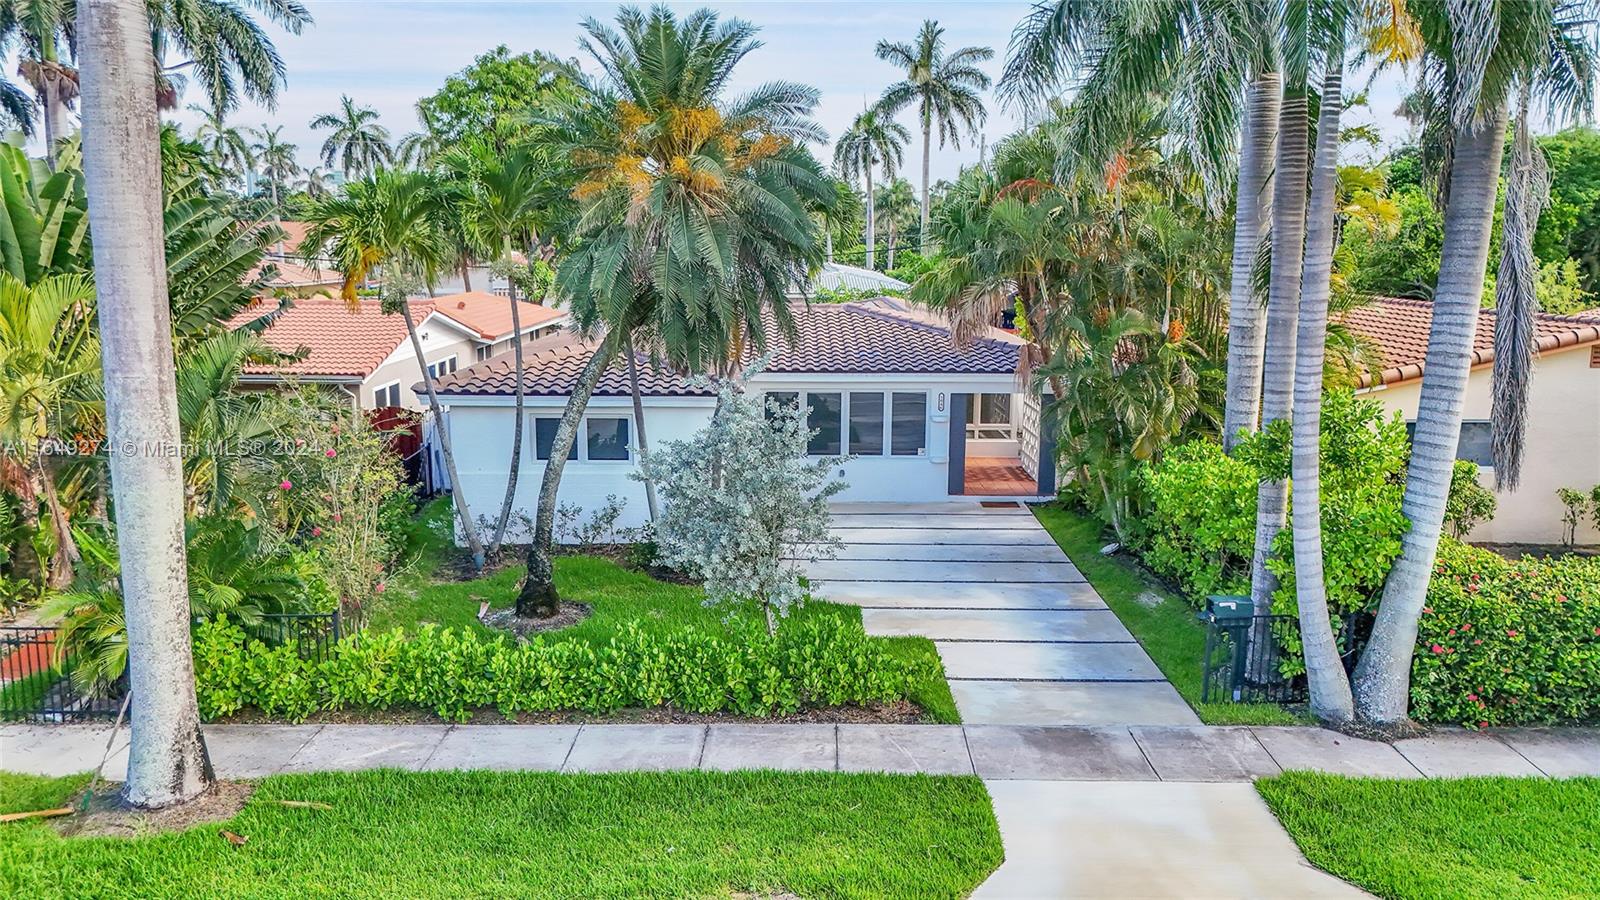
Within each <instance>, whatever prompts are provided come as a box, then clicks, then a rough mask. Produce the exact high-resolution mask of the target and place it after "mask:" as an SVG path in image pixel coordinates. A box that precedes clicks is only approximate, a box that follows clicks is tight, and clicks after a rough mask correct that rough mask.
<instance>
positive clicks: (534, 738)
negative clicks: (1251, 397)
mask: <svg viewBox="0 0 1600 900" xmlns="http://www.w3.org/2000/svg"><path fill="white" fill-rule="evenodd" d="M205 734H206V742H207V745H208V746H209V748H210V750H211V759H212V763H213V765H214V766H215V767H216V770H217V774H218V775H220V776H223V777H227V778H259V777H263V776H266V775H272V774H275V773H279V772H318V771H352V770H357V769H371V768H397V769H409V770H412V771H424V770H437V769H528V770H538V771H549V772H619V771H663V770H671V769H696V768H698V769H722V770H728V769H783V770H792V771H820V772H895V773H925V774H931V775H977V776H979V777H981V778H984V779H987V780H999V781H1008V780H1027V781H1169V782H1191V783H1192V782H1247V781H1250V780H1252V779H1254V778H1258V777H1263V776H1270V775H1276V774H1278V773H1279V772H1281V771H1284V770H1286V769H1311V770H1317V771H1325V772H1334V773H1337V774H1343V775H1368V776H1376V777H1384V778H1419V777H1426V776H1438V777H1451V776H1466V775H1531V776H1549V777H1570V776H1578V775H1600V729H1515V730H1507V731H1502V732H1495V733H1490V734H1481V733H1477V732H1469V731H1463V730H1445V731H1440V732H1438V733H1437V734H1435V735H1433V736H1430V737H1426V738H1416V739H1412V740H1406V741H1400V742H1398V743H1395V744H1383V743H1377V742H1374V741H1363V740H1359V739H1356V738H1351V737H1347V736H1345V735H1342V734H1337V733H1335V732H1331V731H1326V730H1323V729H1320V728H1297V727H1273V728H1244V727H1237V728H1214V727H1207V726H1134V727H1128V726H1098V727H1097V726H1028V725H965V726H962V725H778V724H773V725H764V724H726V725H722V724H718V725H709V726H708V725H459V726H452V725H209V726H206V729H205ZM108 735H109V728H108V727H107V726H103V725H74V726H28V725H6V726H0V769H4V770H8V771H13V772H29V773H35V774H41V775H64V774H68V773H72V772H82V771H86V770H89V769H92V768H94V767H95V766H96V765H97V764H98V763H99V761H100V757H101V754H102V753H104V752H105V746H106V738H107V736H108ZM126 767H127V732H126V731H125V730H124V731H123V732H122V733H121V734H119V735H118V736H117V741H116V744H115V749H114V751H113V753H112V756H111V761H110V763H109V764H108V765H107V771H106V775H107V777H108V778H111V779H113V780H120V779H121V778H122V777H123V773H124V772H125V771H126Z"/></svg>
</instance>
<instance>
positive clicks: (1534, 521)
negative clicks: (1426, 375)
mask: <svg viewBox="0 0 1600 900" xmlns="http://www.w3.org/2000/svg"><path fill="white" fill-rule="evenodd" d="M1341 318H1342V320H1343V321H1344V323H1345V324H1346V325H1347V326H1348V327H1349V328H1350V329H1351V330H1352V331H1354V332H1356V333H1357V334H1359V335H1361V336H1363V337H1365V338H1366V339H1367V340H1369V341H1370V342H1371V343H1372V344H1373V345H1374V346H1375V347H1376V349H1377V350H1378V352H1379V353H1380V354H1381V355H1382V358H1383V368H1382V369H1381V370H1379V371H1377V372H1373V373H1369V374H1367V375H1365V376H1363V377H1362V378H1361V380H1360V382H1359V385H1358V390H1359V391H1361V392H1362V393H1366V394H1368V395H1370V396H1372V397H1375V398H1377V399H1378V400H1380V401H1382V402H1383V404H1384V406H1385V407H1386V408H1387V409H1389V410H1391V411H1394V412H1398V413H1400V414H1401V416H1403V417H1404V418H1405V420H1406V421H1407V422H1408V423H1410V422H1415V421H1416V418H1417V408H1418V405H1419V404H1420V402H1421V394H1422V374H1423V371H1424V370H1425V369H1426V367H1427V356H1428V334H1429V330H1430V328H1431V327H1432V324H1433V304H1432V303H1430V302H1428V301H1426V300H1410V299H1396V298H1383V299H1380V300H1377V301H1376V302H1374V303H1370V304H1368V305H1366V306H1363V307H1359V308H1357V309H1354V310H1351V311H1350V312H1348V313H1345V314H1344V315H1343V316H1342V317H1341ZM1494 322H1495V312H1494V310H1492V309H1485V310H1482V311H1480V312H1479V313H1478V330H1477V334H1476V336H1475V338H1474V340H1473V350H1472V371H1471V374H1470V376H1469V378H1468V381H1467V395H1466V404H1465V407H1464V409H1463V411H1462V422H1461V439H1460V441H1459V443H1458V444H1457V447H1456V455H1457V457H1459V458H1461V459H1469V460H1472V461H1473V462H1475V463H1477V464H1478V465H1479V467H1480V469H1479V472H1480V475H1479V477H1480V479H1481V480H1482V482H1483V484H1484V486H1485V487H1488V488H1490V489H1493V488H1494V453H1493V449H1492V447H1491V444H1490V438H1489V435H1490V419H1489V416H1490V410H1491V408H1492V406H1493V393H1492V385H1493V377H1494V375H1493V373H1494ZM1535 336H1536V341H1537V345H1536V347H1537V357H1536V359H1535V360H1534V366H1533V377H1532V380H1531V383H1530V385H1529V391H1528V431H1527V438H1526V440H1527V443H1526V447H1525V450H1524V456H1523V463H1522V480H1521V483H1520V484H1519V485H1518V486H1517V489H1516V490H1515V491H1499V492H1497V498H1498V501H1499V504H1498V507H1497V508H1496V511H1495V515H1494V518H1493V519H1492V520H1491V521H1488V522H1483V523H1481V524H1479V525H1478V526H1477V527H1476V528H1474V529H1473V531H1472V533H1471V534H1470V535H1468V536H1467V537H1468V538H1469V539H1471V540H1473V541H1480V542H1487V543H1504V544H1555V543H1558V542H1559V541H1560V540H1561V539H1562V530H1563V525H1562V522H1561V517H1562V513H1563V512H1564V507H1563V506H1562V504H1561V502H1560V501H1559V500H1558V499H1557V498H1556V491H1557V490H1558V489H1559V488H1564V487H1570V488H1577V489H1579V490H1582V491H1583V492H1585V493H1588V492H1589V491H1590V490H1591V489H1592V488H1593V487H1594V486H1595V485H1596V484H1600V311H1593V312H1586V313H1580V314H1578V315H1574V316H1557V315H1549V314H1545V313H1540V314H1538V316H1537V318H1536V322H1535ZM1577 541H1578V543H1579V544H1590V545H1593V544H1600V529H1597V528H1596V527H1595V523H1594V522H1593V521H1592V520H1586V521H1584V522H1582V523H1580V525H1579V526H1578V532H1577Z"/></svg>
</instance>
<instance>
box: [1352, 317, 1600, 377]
mask: <svg viewBox="0 0 1600 900" xmlns="http://www.w3.org/2000/svg"><path fill="white" fill-rule="evenodd" d="M1339 318H1340V320H1342V321H1343V322H1344V323H1345V324H1346V325H1347V326H1349V328H1350V329H1351V330H1352V331H1354V332H1356V333H1357V334H1360V335H1362V336H1364V337H1366V338H1368V339H1369V340H1371V341H1372V342H1373V343H1374V344H1376V345H1377V348H1378V351H1379V353H1380V354H1382V356H1383V364H1384V369H1383V371H1382V372H1379V373H1377V376H1376V377H1374V376H1373V375H1371V374H1367V375H1363V376H1362V377H1361V380H1360V382H1359V384H1360V385H1361V386H1362V387H1368V386H1371V385H1372V384H1380V383H1381V384H1398V383H1402V382H1406V381H1411V380H1413V379H1417V378H1421V377H1422V366H1423V362H1424V361H1425V360H1426V359H1427V356H1428V333H1429V330H1430V329H1431V328H1432V326H1433V304H1432V303H1431V302H1430V301H1427V300H1412V299H1402V298H1395V297H1383V298H1379V299H1378V300H1376V301H1374V302H1372V303H1369V304H1367V305H1366V306H1361V307H1357V308H1356V309H1352V310H1350V311H1349V312H1346V313H1344V314H1343V315H1341V316H1340V317H1339ZM1535 334H1536V335H1537V340H1538V343H1537V349H1538V352H1540V353H1547V352H1549V351H1551V350H1557V349H1560V348H1563V347H1572V346H1576V345H1578V344H1587V343H1590V342H1593V341H1600V315H1597V314H1595V313H1591V312H1582V313H1579V314H1577V315H1573V316H1556V315H1549V314H1546V313H1540V314H1539V315H1538V316H1537V318H1536V322H1535ZM1493 361H1494V310H1492V309H1485V310H1480V311H1479V312H1478V331H1477V334H1476V335H1475V336H1474V337H1473V341H1472V365H1473V366H1482V365H1487V364H1489V363H1491V362H1493Z"/></svg>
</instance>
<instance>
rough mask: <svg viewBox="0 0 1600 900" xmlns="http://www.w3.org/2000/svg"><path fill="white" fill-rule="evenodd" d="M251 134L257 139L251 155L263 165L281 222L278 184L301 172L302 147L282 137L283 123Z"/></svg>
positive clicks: (264, 127) (273, 210)
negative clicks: (298, 157)
mask: <svg viewBox="0 0 1600 900" xmlns="http://www.w3.org/2000/svg"><path fill="white" fill-rule="evenodd" d="M251 134H252V135H253V136H254V137H255V139H256V141H255V143H253V144H251V145H250V155H251V156H252V157H254V158H255V161H256V164H257V165H259V166H260V167H261V177H262V178H265V179H266V180H267V184H268V185H269V186H270V187H271V189H272V215H273V217H274V218H276V219H277V221H278V222H280V223H281V222H282V221H283V207H282V206H281V205H280V204H279V202H278V186H279V185H280V184H288V183H289V179H291V178H293V177H294V176H296V175H298V174H300V163H299V162H297V161H296V160H295V154H296V153H297V152H298V151H299V149H300V148H299V147H296V146H295V145H294V144H290V143H287V142H285V141H284V140H283V139H282V137H281V136H280V135H282V134H283V126H282V125H277V126H272V125H262V126H261V127H260V128H255V129H251ZM279 255H280V256H281V255H282V251H279Z"/></svg>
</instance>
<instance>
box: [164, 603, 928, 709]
mask: <svg viewBox="0 0 1600 900" xmlns="http://www.w3.org/2000/svg"><path fill="white" fill-rule="evenodd" d="M925 665H926V662H923V661H913V660H912V659H910V658H907V657H902V656H899V655H896V654H895V653H893V652H892V651H891V650H890V645H889V644H888V642H886V641H884V640H882V639H879V638H871V637H868V636H867V634H866V632H864V631H863V630H862V629H861V626H860V625H859V624H858V623H848V622H844V621H841V620H839V619H833V618H813V619H808V620H805V621H801V622H795V623H793V624H791V625H790V626H789V627H786V628H782V629H779V631H778V633H777V634H775V635H769V634H767V633H766V632H765V631H764V630H762V629H760V628H759V627H753V628H751V627H746V628H741V629H738V630H736V631H734V632H731V633H730V634H727V635H719V634H713V633H711V632H709V631H706V630H702V629H699V628H696V627H694V626H686V627H684V628H681V629H675V630H670V631H655V630H646V629H643V628H640V627H638V626H637V625H632V624H630V625H626V626H624V627H622V628H620V629H618V630H617V632H616V633H615V634H614V635H613V636H612V637H611V638H610V640H608V641H607V642H605V643H603V644H590V643H587V642H582V641H571V640H561V639H553V640H552V639H546V638H536V639H535V640H533V641H530V642H526V643H521V644H518V643H514V642H512V641H509V640H505V639H503V638H499V637H482V636H480V635H478V634H476V633H474V632H471V631H456V630H453V629H448V628H447V629H439V628H436V627H434V626H423V627H422V628H421V629H420V630H418V631H417V632H416V633H414V634H410V635H408V634H406V633H405V632H403V631H401V630H400V629H394V630H392V631H389V632H378V633H363V634H358V635H352V636H350V637H347V638H345V639H344V640H342V641H340V642H339V644H338V645H337V646H336V647H335V649H334V653H333V655H332V657H331V658H329V659H328V660H326V661H324V662H322V663H315V662H312V661H310V660H307V659H302V658H301V657H300V656H298V655H297V654H296V653H295V652H294V648H292V647H287V646H280V647H269V646H267V645H266V644H263V643H261V642H259V641H256V640H254V639H252V638H250V637H249V636H248V635H246V633H245V632H244V630H243V629H241V628H239V627H238V626H237V625H234V624H232V623H229V622H227V621H225V620H210V621H206V622H203V623H201V624H200V626H199V627H198V628H197V629H196V632H195V681H196V690H197V693H198V696H199V700H200V710H201V714H202V715H203V716H205V717H206V718H208V719H215V718H220V717H225V716H229V715H232V714H234V713H236V712H238V711H239V710H241V709H243V708H245V707H254V708H256V709H259V710H261V711H262V712H263V713H265V714H267V715H269V716H273V717H281V718H286V719H289V720H291V721H299V720H302V719H304V718H306V717H307V716H309V715H311V714H312V713H313V712H316V711H318V710H327V711H337V710H342V709H379V710H382V709H392V708H397V707H420V708H423V709H428V710H431V711H433V712H434V713H437V714H438V715H439V716H441V717H443V718H446V719H451V720H456V721H466V720H467V719H468V718H470V716H471V714H472V713H473V712H475V711H478V710H482V709H486V708H489V707H493V708H495V709H498V710H499V711H500V712H501V713H502V714H503V715H505V716H507V717H511V716H514V715H516V714H518V713H525V712H549V711H556V710H581V711H584V712H589V713H605V712H612V711H615V710H619V709H625V708H652V707H663V706H665V707H671V708H674V709H680V710H684V711H687V712H695V713H717V712H728V713H736V714H739V715H744V716H753V717H764V716H772V715H788V714H792V713H795V712H798V711H799V710H802V709H811V708H818V707H827V706H842V705H868V704H876V703H887V702H892V701H895V700H902V699H905V698H906V697H907V696H908V695H909V694H910V692H911V691H912V689H913V687H914V685H915V684H916V682H917V681H918V680H919V679H922V678H925V677H926V676H927V674H928V673H927V672H925V671H923V666H925Z"/></svg>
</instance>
